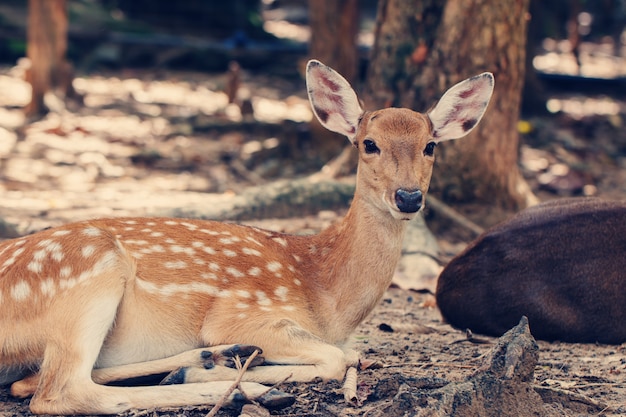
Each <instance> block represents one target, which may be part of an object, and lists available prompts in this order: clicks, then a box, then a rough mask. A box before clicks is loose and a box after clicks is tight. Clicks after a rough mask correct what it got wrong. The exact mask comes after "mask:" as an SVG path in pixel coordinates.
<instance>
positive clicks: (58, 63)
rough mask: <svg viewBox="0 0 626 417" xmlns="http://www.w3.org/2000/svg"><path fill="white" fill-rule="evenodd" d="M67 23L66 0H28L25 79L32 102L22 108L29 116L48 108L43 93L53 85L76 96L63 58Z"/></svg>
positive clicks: (38, 113)
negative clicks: (28, 62)
mask: <svg viewBox="0 0 626 417" xmlns="http://www.w3.org/2000/svg"><path fill="white" fill-rule="evenodd" d="M67 27H68V21H67V7H66V0H29V1H28V45H27V56H28V58H29V60H30V68H29V70H28V71H27V73H26V81H28V82H29V83H30V84H31V86H32V98H31V102H30V103H29V104H28V105H27V106H26V109H25V112H26V115H28V116H35V115H41V114H45V113H46V112H47V109H46V106H45V104H44V96H45V94H46V93H47V92H48V91H50V90H51V89H53V88H55V87H58V88H59V89H60V90H61V92H62V93H63V94H64V95H65V96H66V97H71V98H75V97H76V93H75V92H74V89H73V88H72V78H73V70H72V66H71V65H70V63H69V62H67V61H66V59H65V55H66V53H67Z"/></svg>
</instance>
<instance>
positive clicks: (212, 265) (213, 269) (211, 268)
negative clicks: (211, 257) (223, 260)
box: [209, 262, 222, 271]
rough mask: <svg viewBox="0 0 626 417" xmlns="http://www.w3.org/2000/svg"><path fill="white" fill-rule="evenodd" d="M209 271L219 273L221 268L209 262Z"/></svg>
mask: <svg viewBox="0 0 626 417" xmlns="http://www.w3.org/2000/svg"><path fill="white" fill-rule="evenodd" d="M209 269H210V270H212V271H219V270H220V269H222V268H221V267H220V266H219V265H218V264H216V263H215V262H211V263H210V264H209Z"/></svg>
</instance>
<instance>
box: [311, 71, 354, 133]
mask: <svg viewBox="0 0 626 417" xmlns="http://www.w3.org/2000/svg"><path fill="white" fill-rule="evenodd" d="M306 85H307V90H308V92H309V101H310V102H311V107H312V108H313V113H315V116H316V117H317V119H318V120H319V121H320V123H321V124H322V126H324V127H325V128H326V129H328V130H332V131H333V132H337V133H340V134H342V135H344V136H347V137H348V139H350V142H354V138H355V136H356V129H357V127H358V124H359V118H360V117H361V115H362V114H363V110H362V109H361V106H360V104H359V99H358V98H357V96H356V93H355V92H354V90H353V89H352V87H350V83H348V81H347V80H346V79H345V78H343V77H342V76H341V75H340V74H339V73H338V72H337V71H335V70H334V69H332V68H330V67H328V66H326V65H324V64H322V63H321V62H320V61H317V60H314V59H312V60H310V61H309V63H308V65H307V67H306Z"/></svg>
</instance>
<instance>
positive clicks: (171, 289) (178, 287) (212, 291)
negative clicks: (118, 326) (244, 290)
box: [136, 278, 232, 298]
mask: <svg viewBox="0 0 626 417" xmlns="http://www.w3.org/2000/svg"><path fill="white" fill-rule="evenodd" d="M136 283H137V287H138V288H140V289H142V290H144V291H147V292H149V293H152V294H159V295H161V296H165V297H169V296H172V295H174V294H179V293H180V294H189V293H200V294H207V295H210V296H213V297H220V298H229V297H231V295H232V294H231V292H230V291H228V290H220V289H219V288H217V287H215V286H213V285H209V284H206V283H204V282H190V283H187V284H165V285H163V286H158V285H156V284H154V283H152V282H148V281H145V280H142V279H140V278H137V279H136Z"/></svg>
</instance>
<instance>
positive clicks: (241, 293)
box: [235, 290, 252, 298]
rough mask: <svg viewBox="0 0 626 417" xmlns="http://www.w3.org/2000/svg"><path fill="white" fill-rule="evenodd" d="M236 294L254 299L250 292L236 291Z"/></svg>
mask: <svg viewBox="0 0 626 417" xmlns="http://www.w3.org/2000/svg"><path fill="white" fill-rule="evenodd" d="M235 294H237V295H238V296H239V297H241V298H250V297H252V294H250V291H246V290H237V291H235Z"/></svg>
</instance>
